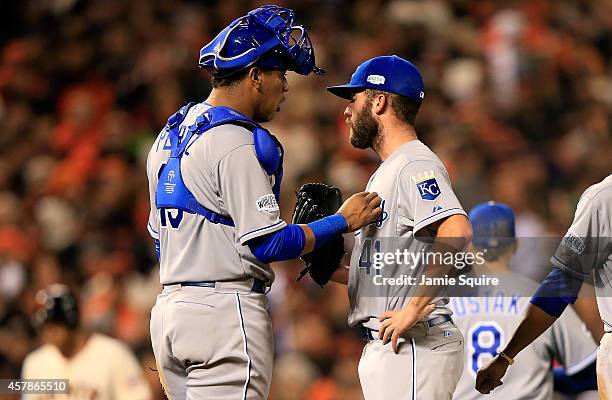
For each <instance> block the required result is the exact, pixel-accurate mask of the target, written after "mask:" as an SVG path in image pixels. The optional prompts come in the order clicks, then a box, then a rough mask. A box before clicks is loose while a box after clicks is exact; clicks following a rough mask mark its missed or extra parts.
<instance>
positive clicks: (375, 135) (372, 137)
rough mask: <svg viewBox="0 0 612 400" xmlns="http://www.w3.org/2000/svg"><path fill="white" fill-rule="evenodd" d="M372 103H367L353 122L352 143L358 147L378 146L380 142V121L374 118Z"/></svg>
mask: <svg viewBox="0 0 612 400" xmlns="http://www.w3.org/2000/svg"><path fill="white" fill-rule="evenodd" d="M370 106H371V104H370V105H368V104H366V105H365V106H364V107H363V108H362V109H361V111H359V113H358V114H357V118H355V122H354V123H351V137H350V141H351V145H353V147H355V148H357V149H367V148H372V149H374V148H376V147H378V144H379V143H380V130H379V126H378V122H376V120H375V119H374V116H373V115H372V111H371V110H370V108H371V107H370Z"/></svg>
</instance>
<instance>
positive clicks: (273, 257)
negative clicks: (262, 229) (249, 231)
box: [247, 224, 306, 264]
mask: <svg viewBox="0 0 612 400" xmlns="http://www.w3.org/2000/svg"><path fill="white" fill-rule="evenodd" d="M305 243H306V234H305V233H304V230H303V229H302V228H300V227H299V226H298V225H295V224H290V225H287V226H286V227H284V228H283V229H280V230H278V231H276V232H273V233H270V234H268V235H265V236H261V237H258V238H255V239H253V240H250V241H249V242H247V244H248V246H249V248H250V249H251V252H252V253H253V255H254V256H255V257H256V258H257V259H258V260H259V261H261V262H262V263H266V264H269V263H271V262H273V261H282V260H290V259H293V258H297V257H299V256H300V254H302V250H304V245H305Z"/></svg>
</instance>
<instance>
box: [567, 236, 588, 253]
mask: <svg viewBox="0 0 612 400" xmlns="http://www.w3.org/2000/svg"><path fill="white" fill-rule="evenodd" d="M563 245H564V246H565V247H567V248H568V249H569V250H571V251H573V252H574V253H576V254H582V253H583V252H584V248H585V244H584V239H583V238H581V237H579V236H576V235H574V234H573V233H572V232H567V235H565V237H564V238H563Z"/></svg>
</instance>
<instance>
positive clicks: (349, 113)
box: [344, 106, 353, 118]
mask: <svg viewBox="0 0 612 400" xmlns="http://www.w3.org/2000/svg"><path fill="white" fill-rule="evenodd" d="M352 115H353V112H352V111H351V107H350V106H346V108H345V109H344V116H345V117H346V118H351V116H352Z"/></svg>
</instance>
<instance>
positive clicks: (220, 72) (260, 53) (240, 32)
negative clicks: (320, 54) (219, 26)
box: [199, 6, 325, 77]
mask: <svg viewBox="0 0 612 400" xmlns="http://www.w3.org/2000/svg"><path fill="white" fill-rule="evenodd" d="M294 20H295V13H294V12H293V10H290V9H288V8H283V7H278V6H263V7H259V8H257V9H255V10H253V11H251V12H249V13H248V14H247V15H245V16H243V17H240V18H237V19H236V20H234V21H233V22H232V23H231V24H229V25H228V26H227V27H226V28H225V29H223V30H222V31H221V32H220V33H219V34H218V35H217V36H216V37H215V38H214V39H213V40H212V41H211V42H210V43H208V44H207V45H206V46H204V47H202V49H201V50H200V60H199V65H200V67H202V68H207V69H209V70H211V72H212V73H213V74H214V75H216V76H218V77H224V76H229V75H232V74H233V73H235V72H237V71H240V70H242V69H244V68H248V67H250V66H257V67H260V68H262V69H265V70H287V71H294V72H296V73H298V74H300V75H308V74H309V73H311V72H314V73H315V74H317V75H324V74H325V71H324V70H322V69H321V68H318V67H317V66H316V65H315V55H314V48H313V47H312V43H311V42H310V38H309V37H308V33H307V32H306V29H305V28H304V27H303V26H302V25H294V24H293V23H294Z"/></svg>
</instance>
